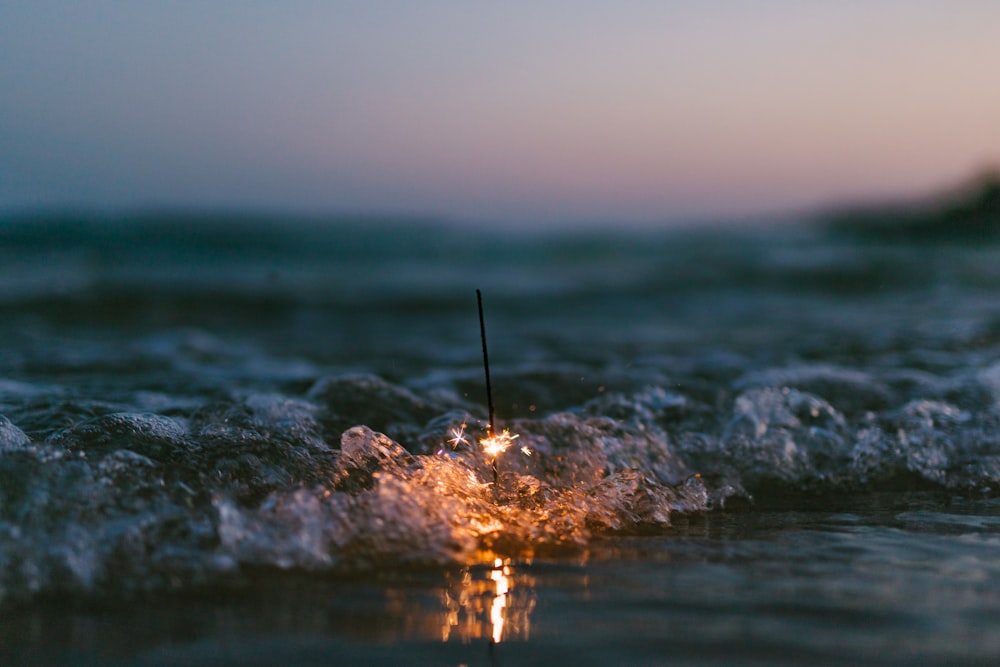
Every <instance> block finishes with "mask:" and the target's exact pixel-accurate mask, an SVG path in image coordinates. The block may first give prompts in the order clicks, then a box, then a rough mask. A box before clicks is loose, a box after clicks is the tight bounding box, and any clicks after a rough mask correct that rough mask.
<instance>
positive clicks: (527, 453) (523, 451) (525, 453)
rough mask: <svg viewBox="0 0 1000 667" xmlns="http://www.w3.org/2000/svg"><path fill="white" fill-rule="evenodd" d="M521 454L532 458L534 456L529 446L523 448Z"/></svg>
mask: <svg viewBox="0 0 1000 667" xmlns="http://www.w3.org/2000/svg"><path fill="white" fill-rule="evenodd" d="M521 453H522V454H524V455H525V456H531V455H532V454H534V452H533V451H531V449H530V448H529V447H527V446H524V447H521Z"/></svg>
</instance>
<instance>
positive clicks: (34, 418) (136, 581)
mask: <svg viewBox="0 0 1000 667" xmlns="http://www.w3.org/2000/svg"><path fill="white" fill-rule="evenodd" d="M998 260H1000V246H996V245H990V244H979V245H970V244H968V243H964V244H948V243H938V244H936V245H919V244H910V245H906V244H900V243H896V244H894V245H892V244H888V243H884V242H878V243H876V242H864V241H862V240H857V239H846V238H837V237H835V236H831V235H829V234H826V233H824V232H823V231H822V230H818V229H808V228H796V227H785V228H775V229H758V230H752V231H747V230H743V231H733V230H715V231H714V232H703V233H693V232H672V233H639V232H618V233H615V232H598V231H594V232H587V233H577V234H567V233H563V234H552V235H545V234H526V233H521V234H514V233H510V234H488V233H484V232H479V233H474V232H472V231H458V230H455V229H450V228H448V227H444V226H434V225H429V224H416V223H414V224H411V225H405V224H397V223H377V222H372V221H369V222H367V223H361V222H358V223H349V222H344V221H341V222H340V223H338V224H335V225H328V224H321V223H319V222H301V221H300V222H294V223H289V222H283V221H278V220H263V219H243V220H240V219H231V220H221V221H220V220H217V219H205V220H199V219H190V218H176V217H174V218H146V219H139V220H128V221H117V222H115V221H112V222H108V221H102V220H99V219H92V220H77V219H65V220H51V219H45V220H28V221H20V222H16V221H9V222H7V223H5V224H4V225H2V226H0V261H2V262H3V265H4V266H5V270H4V272H3V274H2V276H0V335H2V337H3V338H2V340H3V341H4V345H3V346H2V348H0V415H2V417H0V609H2V610H3V613H4V615H5V619H6V620H5V622H4V624H3V626H2V629H0V639H2V640H3V642H2V644H0V646H2V648H0V651H3V652H4V653H6V654H7V655H8V656H10V657H12V658H13V659H14V660H15V661H22V662H28V661H35V662H46V661H48V662H63V661H65V660H67V658H68V657H69V656H73V657H74V659H78V660H79V661H83V662H88V661H89V662H95V663H105V662H109V661H111V662H114V661H122V662H140V663H152V664H160V663H174V662H177V661H185V662H205V663H208V662H213V663H214V662H216V661H217V660H218V659H227V660H229V661H231V662H241V663H243V662H245V661H247V660H249V661H251V662H252V661H255V660H256V661H258V662H261V663H268V664H270V663H273V662H278V661H286V660H288V659H293V660H296V661H299V662H320V661H322V662H329V661H330V659H331V656H341V657H347V658H350V659H355V660H358V661H360V660H364V661H367V662H371V661H375V662H378V661H380V660H381V661H384V662H388V663H393V662H398V661H399V660H400V659H402V657H403V656H410V657H414V658H420V659H423V660H425V661H427V662H431V663H441V662H443V663H445V664H449V663H453V664H461V663H466V664H490V663H491V662H493V663H496V662H497V661H503V660H509V661H510V663H512V664H525V663H534V664H546V663H550V662H551V661H553V660H556V659H564V658H565V657H566V656H572V657H573V659H574V660H575V661H577V662H581V663H583V664H608V663H629V664H662V663H663V662H664V661H666V660H667V659H669V660H670V661H673V662H676V663H678V664H734V663H743V664H756V663H759V664H776V663H779V664H780V663H787V664H792V663H794V664H800V663H802V662H810V663H816V664H847V663H853V662H857V661H861V662H863V663H866V664H990V662H991V659H992V658H995V657H996V656H997V655H998V653H1000V651H998V646H997V644H998V641H997V639H996V638H995V637H996V635H995V633H994V632H992V630H991V628H992V627H994V626H995V621H996V620H997V616H998V612H1000V600H998V596H1000V593H998V591H1000V587H998V583H1000V576H998V575H1000V573H998V571H997V568H996V567H995V566H994V561H995V560H996V558H995V556H996V555H997V553H998V551H997V547H998V543H997V532H998V526H1000V512H998V511H997V510H998V505H997V504H996V498H997V496H998V495H1000V494H998V490H1000V439H998V436H997V433H998V430H997V422H998V419H1000V410H998V408H997V401H998V399H1000V300H998V298H997V295H998V291H997V289H998V287H1000V261H998ZM476 288H481V289H482V290H483V292H484V295H485V306H486V321H487V326H488V333H489V342H490V356H491V361H492V369H491V370H492V376H493V377H492V379H493V386H494V398H495V402H496V413H497V420H498V428H499V427H502V428H507V429H509V430H510V432H511V434H513V435H516V436H517V438H516V439H515V440H513V441H512V442H511V443H510V444H511V446H510V447H509V448H508V449H507V450H506V451H505V452H503V453H502V454H500V455H499V456H498V457H497V470H498V473H499V477H498V480H497V482H496V483H495V484H494V483H493V472H492V467H491V460H490V457H489V456H487V455H486V454H485V453H484V452H483V449H482V447H481V445H480V444H479V440H480V439H481V438H484V437H485V435H486V433H485V427H486V422H487V415H486V407H485V404H486V396H485V390H484V387H483V371H482V365H481V364H482V358H481V347H480V339H479V330H478V319H477V313H476V300H475V289H476ZM124 627H128V628H130V630H128V632H127V636H126V633H125V631H124V630H123V628H124ZM0 655H2V654H0Z"/></svg>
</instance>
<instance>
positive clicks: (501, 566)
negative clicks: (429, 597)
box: [441, 558, 535, 644]
mask: <svg viewBox="0 0 1000 667" xmlns="http://www.w3.org/2000/svg"><path fill="white" fill-rule="evenodd" d="M441 601H442V603H443V604H444V606H445V613H444V617H443V623H442V625H441V641H445V642H446V641H450V640H458V641H461V642H469V641H472V640H476V639H486V638H488V639H490V641H491V642H493V643H494V644H499V643H501V642H503V641H510V640H519V641H524V640H527V639H528V638H529V634H530V631H531V612H532V611H533V610H534V608H535V580H534V578H533V577H529V576H527V575H523V574H521V575H519V574H516V573H515V572H514V568H513V566H512V565H511V563H510V560H509V559H506V560H505V559H502V558H495V559H494V560H493V567H492V569H490V570H488V571H484V570H483V568H482V567H470V568H464V569H463V570H462V571H461V574H460V576H459V577H458V579H457V581H455V582H453V583H452V584H450V585H449V586H448V587H447V588H445V589H444V591H443V593H442V596H441Z"/></svg>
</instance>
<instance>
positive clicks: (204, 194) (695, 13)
mask: <svg viewBox="0 0 1000 667" xmlns="http://www.w3.org/2000/svg"><path fill="white" fill-rule="evenodd" d="M998 27H1000V2H996V0H955V1H953V2H944V0H938V1H934V2H931V1H928V0H865V1H862V0H812V1H811V2H803V1H799V0H794V1H793V0H759V1H754V0H742V1H739V0H729V1H725V0H700V1H698V2H695V1H693V0H691V1H684V2H682V1H679V0H649V1H646V0H623V1H621V2H606V1H601V2H594V1H590V0H576V1H575V2H552V1H549V0H534V1H533V2H507V3H498V2H485V1H480V0H455V1H452V0H439V1H434V0H428V1H427V2H412V1H408V0H397V1H390V0H384V1H383V0H366V1H362V0H356V1H351V2H347V1H344V2H338V1H332V0H328V1H304V0H287V1H285V2H280V3H278V2H270V1H269V2H262V1H258V0H238V1H237V0H215V1H214V2H207V1H204V0H203V1H197V0H190V1H176V0H160V1H158V2H133V1H123V2H111V1H106V0H90V1H88V2H79V3H78V2H69V1H64V2H54V1H51V0H28V1H22V0H5V1H4V2H3V3H0V211H2V210H20V209H23V208H25V207H27V208H38V207H42V208H58V207H75V208H95V209H100V210H116V209H130V208H135V207H178V208H211V209H217V208H221V209H236V210H261V211H265V210H266V211H288V212H298V213H349V214H371V215H400V216H408V215H415V216H436V217H441V218H446V219H451V220H464V221H491V222H495V221H509V222H522V223H525V222H527V223H553V224H554V223H557V222H561V223H585V222H608V223H639V224H662V223H670V222H676V221H692V220H695V221H696V220H738V219H743V218H751V217H761V216H769V215H777V214H779V213H781V212H786V211H796V210H804V209H810V208H816V207H821V206H826V205H829V204H835V203H839V202H845V201H865V200H877V199H885V198H896V197H907V196H911V195H918V194H924V193H926V192H929V191H931V190H934V189H938V188H942V187H948V186H951V185H955V184H957V183H958V182H960V181H962V180H964V179H968V178H970V177H972V176H973V175H975V173H976V172H977V171H980V170H982V169H984V168H987V167H990V166H997V165H1000V78H998V72H1000V39H998V38H997V34H998V32H997V31H998Z"/></svg>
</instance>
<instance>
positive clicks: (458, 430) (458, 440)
mask: <svg viewBox="0 0 1000 667" xmlns="http://www.w3.org/2000/svg"><path fill="white" fill-rule="evenodd" d="M467 426H468V424H462V425H461V426H456V427H453V428H452V429H451V436H452V437H451V438H450V439H449V440H448V442H450V443H451V448H452V449H458V446H459V445H467V444H469V441H468V440H467V439H466V437H465V428H466V427H467Z"/></svg>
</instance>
